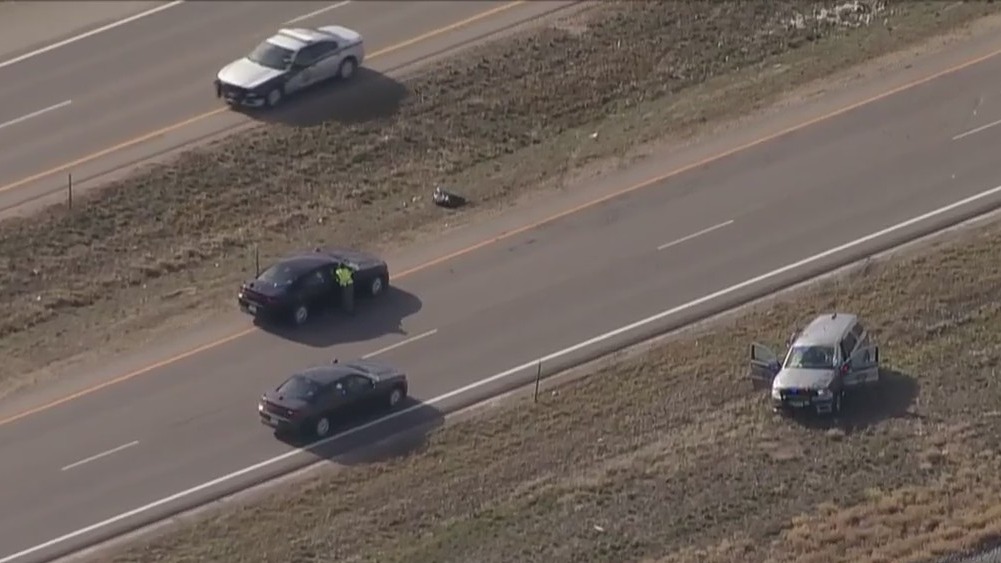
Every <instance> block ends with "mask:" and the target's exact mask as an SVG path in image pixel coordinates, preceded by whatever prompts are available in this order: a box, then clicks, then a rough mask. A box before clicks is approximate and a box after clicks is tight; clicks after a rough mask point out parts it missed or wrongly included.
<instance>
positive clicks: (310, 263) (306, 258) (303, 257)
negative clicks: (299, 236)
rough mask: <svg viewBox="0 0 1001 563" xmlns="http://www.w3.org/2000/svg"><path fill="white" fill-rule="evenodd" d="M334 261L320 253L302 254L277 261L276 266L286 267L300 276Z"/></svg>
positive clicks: (331, 257) (332, 258) (327, 255)
mask: <svg viewBox="0 0 1001 563" xmlns="http://www.w3.org/2000/svg"><path fill="white" fill-rule="evenodd" d="M335 261H336V260H335V259H334V257H333V256H331V255H329V254H325V253H322V252H302V253H299V254H292V255H290V256H285V257H283V258H282V259H281V260H279V261H278V264H281V265H283V266H287V267H288V268H289V269H290V270H292V272H293V273H295V275H300V274H304V273H306V272H308V271H310V270H312V269H314V268H319V267H320V266H325V265H327V264H333V263H334V262H335Z"/></svg>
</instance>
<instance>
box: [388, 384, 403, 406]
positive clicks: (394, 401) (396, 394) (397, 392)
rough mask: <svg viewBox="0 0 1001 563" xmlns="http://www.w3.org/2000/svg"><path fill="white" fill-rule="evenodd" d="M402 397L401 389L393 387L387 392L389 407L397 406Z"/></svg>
mask: <svg viewBox="0 0 1001 563" xmlns="http://www.w3.org/2000/svg"><path fill="white" fill-rule="evenodd" d="M403 397H404V393H403V389H401V388H399V387H394V388H393V390H392V391H390V392H389V408H391V409H394V408H396V407H397V406H399V404H400V403H401V402H403Z"/></svg>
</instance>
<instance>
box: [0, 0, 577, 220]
mask: <svg viewBox="0 0 1001 563" xmlns="http://www.w3.org/2000/svg"><path fill="white" fill-rule="evenodd" d="M504 4H505V2H420V3H417V2H351V3H346V4H344V5H341V6H338V7H336V8H333V9H330V10H329V11H326V12H324V13H322V14H318V15H316V16H314V17H311V18H306V19H303V20H300V21H298V22H296V23H295V24H292V25H313V24H322V23H329V22H331V21H333V22H336V23H339V24H342V25H346V26H349V27H353V28H356V29H358V30H360V31H362V32H363V33H364V34H365V37H366V40H367V41H368V48H367V51H368V53H369V55H370V59H369V61H367V63H366V65H365V66H367V67H368V68H371V69H374V70H376V71H391V70H392V69H395V68H397V67H400V66H401V65H404V64H406V63H411V62H415V61H418V60H419V59H422V58H424V57H427V56H429V55H431V54H435V53H437V52H438V51H440V50H441V49H443V48H446V47H449V46H452V45H457V44H459V43H462V42H465V41H468V40H470V39H471V38H473V37H475V36H476V35H479V34H484V33H487V32H489V31H492V30H495V29H500V28H502V27H504V26H506V25H510V24H511V23H514V22H516V21H522V20H525V19H528V18H530V17H532V16H534V15H537V14H541V13H544V12H546V11H548V10H552V9H553V8H554V6H557V5H561V4H567V3H566V2H538V3H531V4H528V5H523V6H517V7H514V8H512V9H510V10H505V11H503V12H501V13H498V14H496V15H494V16H491V17H488V18H485V19H484V20H482V21H478V22H472V23H471V24H470V25H466V26H463V27H461V28H456V29H453V30H450V31H446V32H443V33H440V34H437V35H434V36H427V34H430V33H431V32H434V31H436V30H440V29H441V28H443V27H447V26H449V25H451V24H453V23H456V22H460V21H463V20H467V19H469V18H471V17H474V16H476V15H477V14H480V13H483V12H486V11H488V10H491V9H496V8H498V7H500V6H503V5H504ZM335 5H337V4H335V3H333V2H189V3H184V4H181V5H179V6H176V7H173V8H170V9H168V10H165V11H162V12H159V13H156V14H154V15H151V16H149V17H145V18H143V19H140V20H137V21H134V22H131V23H129V24H127V25H123V26H121V27H117V28H114V29H111V30H109V31H107V32H104V33H101V34H99V35H95V36H93V37H89V38H87V39H85V40H82V41H80V42H78V43H74V44H72V45H68V46H66V47H62V48H59V49H56V50H53V51H50V52H47V53H43V54H41V55H38V56H37V57H33V58H30V59H27V60H24V61H21V62H19V63H16V64H13V65H10V66H7V67H3V68H0V146H3V148H4V150H2V151H0V209H6V208H9V207H11V206H14V205H17V204H19V203H23V202H26V201H32V200H33V199H34V198H38V197H39V196H41V195H43V194H46V193H51V192H52V191H53V190H59V189H61V188H64V187H65V185H66V182H67V173H72V174H73V177H74V179H75V180H74V182H76V183H79V182H81V181H84V180H86V179H88V178H92V177H94V176H96V175H99V174H103V173H106V172H109V171H112V170H115V169H117V168H119V167H122V166H127V165H128V164H131V163H133V162H136V161H137V160H140V159H143V158H146V157H149V156H151V155H154V154H158V153H161V152H164V151H166V150H168V149H170V148H173V147H177V146H180V145H182V144H184V143H187V142H190V141H193V140H195V139H200V138H204V137H206V136H209V135H211V134H213V133H217V132H220V131H223V130H226V129H228V128H232V127H234V126H236V125H238V124H242V123H247V122H248V121H249V120H248V118H247V117H245V116H243V115H241V114H238V113H235V112H228V111H227V112H222V111H220V112H219V113H218V114H217V115H212V116H211V117H208V118H205V119H202V120H200V121H198V122H197V123H192V124H189V125H187V126H185V127H182V128H180V129H178V130H171V131H169V132H164V133H163V134H162V135H157V136H154V137H152V138H150V139H148V142H143V143H141V144H139V145H136V146H134V147H130V148H128V149H126V150H119V151H116V152H115V153H113V154H108V155H105V156H101V157H99V158H96V159H93V160H90V161H88V162H85V163H84V162H81V163H78V164H75V165H73V166H70V167H68V168H66V169H63V167H64V165H65V164H66V163H70V162H74V161H78V160H81V159H85V158H87V157H88V156H89V155H93V154H94V153H97V152H100V151H102V150H103V149H105V148H108V147H112V146H115V145H118V144H121V143H126V142H129V141H130V140H134V139H136V138H138V137H142V136H144V135H146V134H148V133H150V132H153V131H157V130H160V129H163V128H166V127H169V126H171V125H173V124H176V123H178V122H182V121H184V120H187V119H189V118H191V117H193V116H197V115H202V114H205V113H207V112H211V111H212V110H216V109H219V108H221V107H222V103H221V102H220V101H219V100H217V99H216V97H215V91H214V90H213V86H212V80H213V78H214V77H215V73H216V71H218V69H219V68H220V67H221V66H222V65H224V64H226V63H227V62H229V61H231V60H233V59H235V58H237V57H239V56H241V55H243V54H245V53H246V52H247V51H248V50H249V49H250V48H252V47H253V46H254V45H255V44H256V43H257V42H258V41H260V40H262V39H264V38H265V37H266V36H267V35H269V34H270V33H273V32H274V30H275V29H277V28H278V27H279V26H281V24H282V23H283V22H286V21H288V20H291V19H293V18H297V17H299V16H303V15H307V14H310V13H313V12H315V11H317V10H320V9H323V8H325V7H330V6H335ZM420 36H426V37H425V38H424V39H423V40H421V41H418V42H414V43H412V44H409V45H407V46H405V47H401V48H398V49H393V47H394V46H399V45H400V44H401V43H403V42H406V41H408V40H411V39H414V38H417V37H420ZM360 76H361V75H359V77H360ZM39 112H41V113H39ZM31 115H34V117H30V118H26V116H31ZM309 117H310V116H308V115H303V116H298V118H299V121H308V119H309ZM18 120H21V121H18ZM54 169H58V171H54ZM26 180H27V181H26ZM60 197H61V196H60Z"/></svg>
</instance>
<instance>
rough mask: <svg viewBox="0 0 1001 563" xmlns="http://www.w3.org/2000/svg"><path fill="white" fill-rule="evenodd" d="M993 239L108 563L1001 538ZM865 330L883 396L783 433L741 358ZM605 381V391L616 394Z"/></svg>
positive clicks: (499, 414)
mask: <svg viewBox="0 0 1001 563" xmlns="http://www.w3.org/2000/svg"><path fill="white" fill-rule="evenodd" d="M999 247H1001V226H999V225H997V224H990V225H988V226H986V227H980V228H979V229H978V230H970V231H966V232H964V233H963V234H962V235H961V236H958V237H957V238H954V239H952V240H949V241H947V242H939V243H937V244H934V245H925V246H923V247H920V248H917V249H912V250H910V251H909V252H908V253H905V254H901V255H898V256H896V257H894V258H893V259H891V260H887V261H884V262H876V263H872V264H869V265H868V266H866V267H864V268H857V269H855V270H854V271H853V272H852V273H850V274H848V275H846V276H842V277H838V278H833V279H829V280H826V281H823V282H821V283H818V284H814V285H812V286H809V287H806V288H801V289H799V290H797V291H796V292H793V293H790V294H787V295H783V296H781V297H779V298H777V299H774V300H771V301H769V302H766V303H763V304H758V305H757V306H755V307H752V308H749V309H747V310H745V311H743V312H741V313H740V314H735V315H731V316H728V317H726V318H724V319H723V320H721V321H719V322H716V323H712V324H708V325H704V326H701V327H697V328H695V329H693V330H691V331H689V332H687V333H686V334H683V335H681V336H679V337H676V338H673V339H670V340H668V341H666V342H663V343H661V344H659V345H658V346H656V347H653V348H650V349H649V350H647V351H645V352H642V353H639V354H636V355H634V356H632V357H631V358H628V359H626V360H623V361H619V362H617V363H610V364H609V365H608V366H607V367H605V368H603V369H601V370H600V371H599V372H597V373H595V374H594V375H592V376H590V377H588V378H585V379H580V380H577V381H575V382H572V383H568V384H565V385H562V386H559V387H556V388H555V389H554V390H553V391H552V392H546V393H544V394H543V395H542V396H541V397H540V401H539V402H538V403H537V404H533V403H532V401H531V400H530V399H525V400H521V401H516V402H509V403H506V404H502V405H500V406H498V407H496V408H493V409H483V410H481V411H479V412H477V413H475V414H474V415H473V416H471V417H469V418H468V419H466V420H463V421H460V422H457V423H455V424H452V425H449V426H446V427H445V428H443V429H439V430H437V431H434V432H433V433H432V434H431V435H430V437H429V438H427V441H426V443H424V445H422V446H421V447H420V448H419V449H418V450H416V451H413V452H410V454H409V455H407V456H406V457H402V458H399V457H398V458H396V459H391V460H388V461H383V462H379V463H373V464H367V465H361V466H358V465H354V466H341V467H338V468H337V469H336V470H327V471H323V472H322V473H321V474H320V475H318V476H315V477H314V478H312V479H311V480H310V481H309V482H307V483H303V484H298V485H295V486H293V487H290V488H288V489H282V490H278V491H275V492H271V493H269V494H267V495H266V496H265V497H264V498H261V499H259V500H257V501H255V502H253V503H252V504H248V505H245V506H241V507H237V508H230V509H229V510H227V511H225V512H218V513H215V514H212V515H210V516H208V517H204V518H201V519H199V520H198V522H197V523H192V522H189V523H186V524H184V525H183V526H182V527H181V528H179V529H178V530H176V531H173V532H171V533H170V534H168V535H165V536H162V537H160V538H157V539H154V540H151V541H147V543H144V544H142V545H137V546H134V547H131V548H130V549H129V550H128V551H124V552H121V553H119V554H117V555H116V556H114V557H110V556H107V555H105V559H102V560H111V561H115V562H118V563H125V562H130V563H131V562H153V561H156V562H160V563H171V562H181V561H219V560H239V561H246V562H248V563H249V562H255V561H261V562H263V561H276V560H279V559H281V560H295V561H312V560H322V561H326V560H337V561H376V560H378V561H383V562H393V561H399V562H404V561H405V562H424V561H426V562H435V563H443V562H451V561H454V562H457V563H458V562H463V563H464V562H467V561H477V562H480V563H490V562H493V561H496V562H498V563H500V562H507V561H512V560H517V561H525V562H526V563H530V562H533V561H547V562H560V561H567V562H571V561H572V562H574V563H578V562H588V561H594V562H604V561H646V562H654V561H656V562H664V563H666V562H689V561H690V562H720V563H729V562H732V561H748V562H754V561H790V562H791V561H800V562H802V561H807V562H809V561H816V562H818V563H819V562H832V561H845V562H853V563H866V562H877V561H880V562H884V561H894V562H907V561H915V562H916V561H924V560H927V559H928V558H930V557H935V556H940V555H944V554H949V553H956V552H960V551H963V550H966V549H970V548H974V547H977V546H980V545H981V544H983V543H984V542H987V541H989V540H992V539H994V540H996V538H998V537H1001V507H999V501H998V499H1001V417H999V416H998V415H999V409H998V405H999V404H1001V386H999V385H997V368H998V366H999V364H1001V336H999V335H1001V301H999V300H998V298H997V296H998V295H999V294H1001V270H999V269H998V268H997V266H996V264H997V259H998V251H997V249H998V248H999ZM833 310H839V311H852V312H857V313H859V314H861V315H862V316H863V317H864V319H865V320H866V322H867V324H868V326H869V328H870V329H871V330H872V331H873V332H874V335H875V338H876V340H877V341H878V342H879V343H880V345H881V356H882V360H883V370H882V372H881V375H882V383H881V387H880V388H879V389H878V390H876V391H875V392H873V393H872V394H870V395H868V396H864V397H857V398H855V399H853V400H852V401H851V402H849V403H848V404H847V409H848V410H847V412H846V414H845V415H844V416H843V417H841V418H840V419H839V420H838V421H836V422H835V423H831V424H823V423H800V422H797V421H795V420H787V419H782V418H780V417H776V416H774V415H772V413H771V412H770V409H769V408H768V404H767V394H764V393H762V392H760V391H753V390H752V389H751V385H750V384H749V383H748V382H747V381H746V380H745V379H744V378H743V376H744V374H745V373H746V363H745V362H746V355H747V344H748V343H749V342H751V341H754V340H758V341H762V342H775V343H780V342H783V341H784V340H785V338H786V337H787V336H788V335H789V334H790V333H791V331H793V330H794V329H795V328H797V327H800V328H801V327H802V326H803V323H804V322H806V321H808V320H809V319H810V318H811V317H812V316H813V315H815V314H818V313H822V312H830V311H833ZM611 382H614V384H610V383H611Z"/></svg>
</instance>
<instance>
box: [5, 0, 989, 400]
mask: <svg viewBox="0 0 1001 563" xmlns="http://www.w3.org/2000/svg"><path fill="white" fill-rule="evenodd" d="M828 4H829V5H830V6H837V5H844V6H849V7H850V6H851V5H852V3H847V4H846V3H843V2H829V3H828ZM861 5H862V6H864V7H867V9H865V10H861V11H858V10H842V11H836V12H823V13H822V12H820V11H817V10H815V9H814V8H816V7H817V6H815V5H811V7H810V10H808V11H805V12H804V11H802V9H804V5H803V3H801V2H798V1H781V2H775V1H769V2H765V1H763V0H761V1H753V2H701V1H699V2H695V1H693V2H665V3H654V2H624V3H599V4H597V5H595V6H592V7H590V8H588V9H586V10H584V11H583V12H579V13H577V14H575V15H574V16H573V17H570V18H564V19H561V20H558V21H553V22H549V23H547V24H545V25H544V26H542V27H540V28H535V29H532V30H528V31H525V32H523V33H520V34H517V35H514V36H511V37H507V38H504V39H502V40H499V41H497V42H494V43H491V44H488V45H485V46H482V47H476V48H473V49H471V50H469V51H466V52H464V53H463V54H462V55H461V56H458V57H455V58H452V59H449V60H447V61H443V62H439V63H435V65H434V66H433V68H429V69H425V70H424V71H422V73H421V74H420V75H415V76H412V77H410V78H408V79H406V80H405V81H404V82H398V81H397V80H396V79H393V78H389V77H386V76H381V75H378V74H376V73H373V72H368V73H363V74H359V76H358V77H357V78H358V82H357V83H356V84H354V85H352V86H350V87H347V88H342V89H340V90H338V91H335V92H333V93H329V92H328V93H321V94H319V98H318V99H316V98H315V99H314V100H313V102H312V106H313V107H314V108H315V107H325V108H329V107H337V108H340V109H338V111H336V112H334V113H332V114H325V115H318V114H317V115H307V114H308V113H309V112H308V110H303V109H302V108H299V109H298V110H297V109H294V108H293V109H292V110H290V111H291V113H287V114H282V115H284V117H273V119H272V120H284V121H286V122H291V123H296V124H297V125H282V124H268V125H262V126H260V127H258V128H255V129H253V130H251V131H248V132H243V133H240V134H237V135H235V136H233V137H230V138H226V139H224V140H221V141H218V142H215V143H213V144H212V145H210V146H207V147H203V148H199V149H195V150H192V151H189V152H187V153H184V154H183V155H181V156H179V157H178V158H176V159H174V160H172V161H171V162H169V163H165V164H161V165H153V166H151V167H148V168H146V169H143V170H141V171H138V172H136V173H135V174H133V175H131V176H129V177H128V178H126V179H123V180H121V181H117V182H114V183H112V184H111V185H109V186H107V187H106V188H105V189H103V190H102V191H100V192H99V193H97V195H94V196H92V197H89V198H87V200H86V201H82V202H80V201H78V202H77V204H75V205H74V209H73V210H72V211H67V210H65V209H63V208H59V207H54V208H51V209H49V210H47V211H44V212H42V213H41V214H40V215H38V216H34V217H32V218H30V219H22V220H8V221H4V222H3V223H2V224H0V338H2V342H3V348H4V360H5V361H4V362H3V363H2V365H0V396H2V395H5V394H8V393H10V392H12V391H14V390H16V389H18V388H21V387H24V386H26V385H29V384H31V383H33V382H38V381H44V380H46V379H47V378H50V377H51V376H52V374H54V373H59V372H60V369H61V366H62V364H60V363H58V362H60V361H63V360H66V359H67V358H71V357H76V358H77V359H80V358H83V359H87V358H90V359H93V358H100V357H104V356H106V355H107V354H109V353H111V352H114V351H116V350H123V349H130V348H132V347H135V346H138V345H140V344H142V343H144V342H147V341H151V340H155V339H156V338H160V337H163V335H164V334H165V333H167V332H169V331H171V330H177V329H179V328H181V327H184V326H190V325H193V324H196V323H199V322H201V321H203V320H206V319H209V318H211V316H212V315H214V314H216V312H217V311H219V310H221V309H223V308H231V307H232V306H233V305H232V299H231V297H232V295H231V292H232V291H233V287H235V283H236V282H237V281H238V280H240V279H242V278H245V277H246V276H247V275H248V274H249V273H250V270H251V264H252V262H253V261H252V258H251V256H252V254H253V250H252V248H253V247H254V246H255V245H259V247H260V249H261V252H262V254H263V255H264V256H265V257H268V256H274V255H276V254H279V253H281V252H283V251H287V250H289V249H291V248H296V247H312V246H314V245H316V244H318V243H337V244H343V245H356V246H361V247H366V248H373V247H375V249H377V250H379V249H386V248H390V247H393V246H399V245H401V244H406V243H408V242H412V241H417V240H428V239H429V238H433V237H436V236H441V234H442V233H443V232H445V231H447V230H448V229H449V228H452V227H455V226H456V225H459V224H462V223H466V222H469V221H471V220H473V219H474V218H477V217H481V216H482V215H483V214H484V213H487V212H491V211H494V210H497V209H499V208H502V207H503V206H504V205H505V204H510V203H512V202H515V201H516V200H517V199H518V198H519V197H521V196H524V195H526V194H528V193H530V192H533V191H540V190H547V189H553V188H561V187H567V185H568V182H569V181H570V179H571V176H572V174H571V173H572V172H573V171H574V170H577V169H579V168H580V167H583V166H592V167H593V166H598V165H599V164H601V163H613V165H614V163H615V162H618V161H619V160H620V159H621V158H622V157H624V156H626V155H627V154H628V153H629V151H630V150H631V149H634V148H635V147H636V146H637V145H638V144H642V143H645V142H654V141H659V140H662V139H664V138H677V137H678V136H679V135H682V136H683V135H686V134H690V133H692V132H694V131H699V130H705V128H707V127H709V126H711V125H713V124H714V123H719V122H721V121H722V120H725V119H728V118H734V117H738V116H740V115H742V114H744V113H746V112H747V111H750V110H752V109H755V108H758V107H761V106H762V105H763V104H767V103H768V102H769V101H770V100H774V99H776V98H777V97H778V96H780V95H781V94H783V93H787V92H789V91H790V90H791V89H793V88H795V87H796V86H797V85H800V84H804V83H807V82H810V81H812V80H814V79H817V78H820V77H823V76H825V75H827V74H828V73H830V72H832V71H834V70H837V69H841V68H845V67H847V66H849V65H851V64H854V63H858V62H861V61H864V60H866V59H869V58H872V57H874V56H877V55H880V54H883V53H885V52H887V51H891V50H894V49H896V48H899V47H902V46H904V45H906V44H909V43H912V42H914V41H916V40H918V39H921V38H923V37H927V36H929V35H932V34H935V33H937V32H942V31H946V30H949V29H951V28H953V27H955V26H957V25H959V24H961V23H963V22H966V21H969V20H971V19H972V18H974V17H976V16H978V15H983V14H986V13H993V12H994V11H996V7H995V6H994V5H992V4H987V3H943V2H906V3H891V4H890V5H889V7H887V6H884V5H883V3H881V2H863V3H861ZM775 69H780V70H781V71H782V72H776V71H775ZM765 70H768V72H764V71H765ZM325 96H326V97H325ZM317 100H318V101H317ZM331 100H336V103H332V102H331ZM304 105H305V106H309V105H310V104H308V103H307V104H304ZM304 111H305V112H306V113H303V112H304ZM297 112H298V113H297ZM310 120H312V121H318V122H319V123H317V124H313V125H312V126H304V125H303V123H304V122H305V121H310ZM595 131H600V133H601V134H600V135H598V136H597V137H595V138H592V136H591V133H592V132H595ZM436 184H442V185H445V186H448V187H456V189H457V190H458V191H460V192H461V193H462V194H463V195H466V196H468V197H470V198H471V199H472V200H473V202H474V205H473V206H471V207H470V208H468V209H466V210H464V211H461V212H457V213H447V212H444V211H443V210H441V209H438V208H436V207H434V206H433V205H431V204H430V202H429V197H428V196H429V194H430V190H431V188H432V186H434V185H436Z"/></svg>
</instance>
